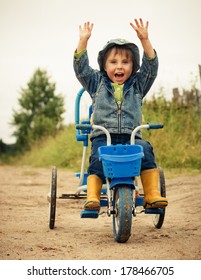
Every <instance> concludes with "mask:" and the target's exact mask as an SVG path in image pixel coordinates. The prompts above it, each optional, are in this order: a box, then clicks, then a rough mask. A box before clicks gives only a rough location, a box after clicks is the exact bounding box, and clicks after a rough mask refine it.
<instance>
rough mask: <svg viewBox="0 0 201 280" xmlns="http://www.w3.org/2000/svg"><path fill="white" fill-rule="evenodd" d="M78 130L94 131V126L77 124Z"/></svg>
mask: <svg viewBox="0 0 201 280" xmlns="http://www.w3.org/2000/svg"><path fill="white" fill-rule="evenodd" d="M76 129H80V130H91V129H92V125H91V124H76Z"/></svg>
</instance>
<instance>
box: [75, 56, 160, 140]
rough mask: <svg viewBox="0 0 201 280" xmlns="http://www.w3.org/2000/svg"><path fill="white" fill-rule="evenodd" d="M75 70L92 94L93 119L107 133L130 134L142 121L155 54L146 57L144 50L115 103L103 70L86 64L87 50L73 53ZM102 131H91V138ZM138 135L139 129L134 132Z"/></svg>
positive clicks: (156, 59) (155, 64)
mask: <svg viewBox="0 0 201 280" xmlns="http://www.w3.org/2000/svg"><path fill="white" fill-rule="evenodd" d="M74 71H75V74H76V77H77V79H78V80H79V82H80V83H81V85H82V86H83V87H84V88H85V90H86V91H87V92H88V93H89V94H90V96H91V98H92V108H93V123H94V124H96V125H101V126H104V127H105V128H107V129H108V131H109V132H110V133H116V134H122V133H125V134H131V133H132V131H133V129H134V128H135V127H136V126H138V125H141V123H142V99H143V97H144V96H145V95H146V94H147V92H148V91H149V89H150V88H151V86H152V84H153V82H154V80H155V78H156V76H157V71H158V58H157V55H156V56H155V58H153V59H149V58H148V57H147V56H146V54H145V53H144V54H143V58H142V64H141V67H140V70H139V71H138V72H137V73H135V74H134V75H132V76H131V77H130V78H129V79H128V80H127V81H126V82H125V84H124V89H123V101H122V104H121V106H120V107H118V105H117V103H116V100H115V97H114V89H113V87H112V85H111V81H110V80H109V78H108V76H107V74H106V72H104V71H98V70H94V69H93V68H91V67H90V66H89V59H88V54H87V51H85V52H84V53H83V54H82V55H81V57H79V58H75V57H74ZM102 133H103V132H102V131H100V130H94V131H92V134H91V138H94V137H96V136H98V135H100V134H102ZM137 136H138V137H139V138H141V132H139V133H138V134H137Z"/></svg>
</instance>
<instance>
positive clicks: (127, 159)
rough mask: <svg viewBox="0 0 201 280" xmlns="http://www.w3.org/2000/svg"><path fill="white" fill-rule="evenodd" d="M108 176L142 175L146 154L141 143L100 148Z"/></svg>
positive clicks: (101, 158)
mask: <svg viewBox="0 0 201 280" xmlns="http://www.w3.org/2000/svg"><path fill="white" fill-rule="evenodd" d="M98 153H99V159H100V160H101V161H102V164H103V171H104V175H105V176H106V177H107V178H120V177H121V178H122V177H134V176H139V175H140V168H141V161H142V158H143V156H144V153H143V148H142V146H140V145H111V146H102V147H99V149H98Z"/></svg>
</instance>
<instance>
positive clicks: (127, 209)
mask: <svg viewBox="0 0 201 280" xmlns="http://www.w3.org/2000/svg"><path fill="white" fill-rule="evenodd" d="M132 193H133V191H132V189H131V188H130V187H129V186H126V185H120V186H117V187H115V189H114V198H113V199H114V200H113V204H114V208H113V210H114V214H113V233H114V239H115V241H117V242H119V243H124V242H126V241H127V240H128V239H129V237H130V235H131V225H132V209H133V199H132Z"/></svg>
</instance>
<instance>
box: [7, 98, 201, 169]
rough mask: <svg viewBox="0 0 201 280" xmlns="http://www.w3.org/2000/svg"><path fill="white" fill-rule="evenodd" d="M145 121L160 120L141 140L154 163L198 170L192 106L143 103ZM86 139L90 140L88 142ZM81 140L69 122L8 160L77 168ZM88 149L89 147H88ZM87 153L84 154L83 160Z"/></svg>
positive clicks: (198, 126)
mask: <svg viewBox="0 0 201 280" xmlns="http://www.w3.org/2000/svg"><path fill="white" fill-rule="evenodd" d="M143 114H144V116H145V121H146V122H161V123H163V124H164V128H163V129H161V130H149V131H143V137H144V139H147V140H148V141H150V142H151V143H152V145H153V147H154V152H155V155H156V161H157V163H158V165H160V166H162V167H163V168H164V169H166V170H173V169H174V170H175V172H176V173H177V174H178V173H181V172H182V173H183V172H187V173H188V174H189V173H192V174H194V173H197V172H200V171H201V121H200V115H199V113H198V112H196V111H195V110H194V108H188V109H187V108H184V107H178V106H175V105H174V104H172V103H168V102H167V101H164V100H162V101H161V100H158V101H157V102H156V101H150V102H146V103H145V104H144V108H143ZM89 142H90V141H89ZM82 149H83V146H82V143H81V142H76V139H75V126H74V125H69V126H67V127H65V128H64V130H62V131H60V132H59V133H58V134H57V135H56V136H55V137H48V138H46V139H44V140H42V141H41V142H39V143H36V144H35V145H34V146H33V147H32V149H31V150H30V151H28V152H26V153H25V154H24V155H22V156H20V157H19V156H18V157H16V158H14V160H12V162H13V164H17V165H30V166H34V167H47V166H48V167H49V166H53V165H55V166H57V167H61V168H68V169H72V170H74V171H79V170H80V166H81V159H82ZM88 150H90V149H88ZM89 152H90V151H88V155H87V163H88V157H89Z"/></svg>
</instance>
